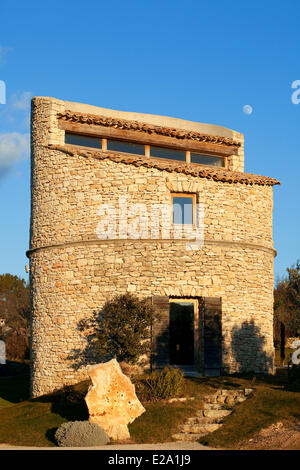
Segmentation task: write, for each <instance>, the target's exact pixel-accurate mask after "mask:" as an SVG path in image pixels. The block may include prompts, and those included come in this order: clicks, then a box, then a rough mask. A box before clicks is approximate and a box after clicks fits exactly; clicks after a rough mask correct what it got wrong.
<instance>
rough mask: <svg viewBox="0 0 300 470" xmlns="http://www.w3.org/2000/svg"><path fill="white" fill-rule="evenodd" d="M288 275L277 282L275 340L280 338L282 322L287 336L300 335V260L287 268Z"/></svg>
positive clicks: (275, 294) (275, 293) (275, 292)
mask: <svg viewBox="0 0 300 470" xmlns="http://www.w3.org/2000/svg"><path fill="white" fill-rule="evenodd" d="M287 272H288V277H287V278H286V279H284V280H282V281H280V282H278V283H277V286H276V288H275V291H274V327H275V328H274V329H275V340H276V341H279V338H280V323H283V324H284V325H285V332H286V336H290V337H294V336H295V337H296V336H299V335H300V260H298V261H297V262H296V264H295V265H292V266H291V267H290V268H287Z"/></svg>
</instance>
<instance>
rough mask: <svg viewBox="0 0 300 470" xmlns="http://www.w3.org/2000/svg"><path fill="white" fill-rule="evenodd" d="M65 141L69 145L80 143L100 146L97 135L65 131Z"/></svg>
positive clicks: (95, 146) (100, 142) (94, 146)
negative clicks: (91, 135)
mask: <svg viewBox="0 0 300 470" xmlns="http://www.w3.org/2000/svg"><path fill="white" fill-rule="evenodd" d="M65 143H66V144H69V145H82V146H83V147H93V148H97V149H101V148H102V141H101V139H100V138H99V137H90V136H87V135H80V134H70V133H68V132H66V133H65Z"/></svg>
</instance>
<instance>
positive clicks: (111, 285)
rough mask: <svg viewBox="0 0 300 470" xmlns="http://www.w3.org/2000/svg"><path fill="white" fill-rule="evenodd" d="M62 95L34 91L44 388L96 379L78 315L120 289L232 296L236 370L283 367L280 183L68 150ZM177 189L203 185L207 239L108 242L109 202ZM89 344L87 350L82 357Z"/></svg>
mask: <svg viewBox="0 0 300 470" xmlns="http://www.w3.org/2000/svg"><path fill="white" fill-rule="evenodd" d="M62 106H63V105H62V102H60V101H56V100H48V99H47V98H36V99H34V100H33V110H32V116H33V124H32V219H31V246H30V248H31V250H30V252H29V256H30V281H31V292H32V394H33V396H38V395H41V394H44V393H48V392H51V391H52V390H54V389H57V388H60V387H62V386H63V385H66V384H71V383H74V382H77V381H78V380H80V379H83V378H86V377H87V375H86V370H85V365H84V363H86V364H87V363H88V362H89V361H90V360H91V351H90V350H89V344H88V343H87V340H86V338H85V337H83V336H82V335H81V333H80V332H79V330H78V328H77V326H78V322H79V321H80V320H81V319H83V318H87V317H89V316H90V315H91V314H92V312H93V311H94V310H95V309H98V308H99V307H101V306H102V305H103V304H104V302H105V300H106V299H108V298H110V297H111V296H113V295H114V294H120V293H125V292H127V291H129V292H134V293H136V294H137V295H139V296H141V297H144V296H153V295H168V296H179V297H189V296H191V297H199V296H206V297H222V328H223V338H224V339H223V366H224V370H225V371H226V372H230V373H232V372H235V371H238V370H241V369H245V370H255V371H257V372H258V371H269V372H272V369H273V316H272V312H273V258H274V250H273V241H272V207H273V191H272V187H270V186H258V185H252V186H251V185H246V184H240V183H238V184H230V183H222V182H215V181H211V180H207V179H204V178H195V177H193V176H189V175H183V174H179V173H172V172H167V171H160V170H158V169H155V168H146V167H139V168H137V167H133V166H131V165H125V164H122V163H115V162H112V161H110V160H96V159H93V158H84V157H80V156H72V157H70V156H69V155H66V154H65V153H63V152H60V151H57V150H50V149H49V148H47V144H48V143H56V144H63V142H64V132H63V131H61V130H59V129H58V128H57V127H56V118H55V116H56V113H57V112H59V111H61V108H62ZM171 192H190V193H196V195H197V202H199V203H201V204H203V205H204V222H205V233H204V234H205V241H204V246H203V248H202V249H201V250H187V249H186V241H185V240H180V239H178V240H174V239H171V240H151V239H139V240H130V239H127V240H119V239H116V240H99V239H98V238H97V236H96V233H95V230H96V227H97V225H98V223H99V220H100V217H99V216H98V215H97V209H98V207H99V205H100V204H101V203H107V204H113V205H115V206H116V207H118V202H119V196H126V197H127V201H128V205H129V206H130V204H131V203H134V202H135V203H136V202H138V203H144V204H145V205H146V206H147V208H148V209H149V212H150V206H151V204H152V203H167V204H170V197H171V196H170V194H171ZM78 351H83V352H84V354H83V355H81V357H80V358H78V354H77V353H78Z"/></svg>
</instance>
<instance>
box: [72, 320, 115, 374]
mask: <svg viewBox="0 0 300 470" xmlns="http://www.w3.org/2000/svg"><path fill="white" fill-rule="evenodd" d="M100 318H101V311H94V312H93V315H92V317H91V318H88V319H84V320H81V321H80V322H79V323H78V324H77V330H78V331H80V333H81V334H82V336H84V337H85V340H86V345H85V347H84V348H75V349H73V350H72V352H71V353H70V354H69V356H68V357H67V359H68V360H69V361H72V364H71V367H72V369H74V370H79V369H80V368H81V367H84V366H87V365H93V364H99V362H105V361H109V360H110V359H112V357H113V356H110V357H106V358H103V355H101V353H100V351H99V342H98V341H97V333H98V330H99V324H100ZM101 357H102V359H100V358H101Z"/></svg>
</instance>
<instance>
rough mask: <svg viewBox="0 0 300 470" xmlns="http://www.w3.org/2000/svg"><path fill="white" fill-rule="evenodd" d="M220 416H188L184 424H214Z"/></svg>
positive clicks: (219, 419)
mask: <svg viewBox="0 0 300 470" xmlns="http://www.w3.org/2000/svg"><path fill="white" fill-rule="evenodd" d="M220 421H221V418H209V417H204V416H196V417H193V418H188V419H187V421H186V422H185V423H184V424H214V423H219V422H220Z"/></svg>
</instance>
